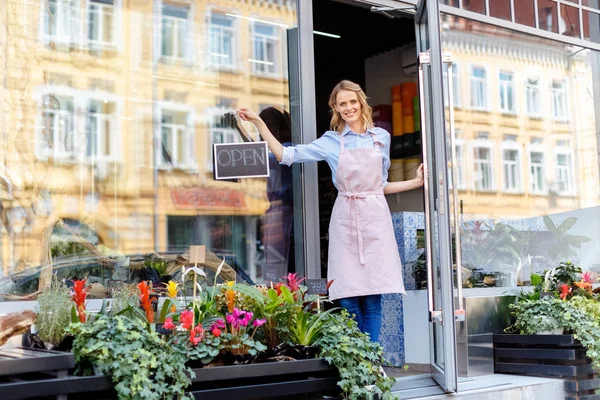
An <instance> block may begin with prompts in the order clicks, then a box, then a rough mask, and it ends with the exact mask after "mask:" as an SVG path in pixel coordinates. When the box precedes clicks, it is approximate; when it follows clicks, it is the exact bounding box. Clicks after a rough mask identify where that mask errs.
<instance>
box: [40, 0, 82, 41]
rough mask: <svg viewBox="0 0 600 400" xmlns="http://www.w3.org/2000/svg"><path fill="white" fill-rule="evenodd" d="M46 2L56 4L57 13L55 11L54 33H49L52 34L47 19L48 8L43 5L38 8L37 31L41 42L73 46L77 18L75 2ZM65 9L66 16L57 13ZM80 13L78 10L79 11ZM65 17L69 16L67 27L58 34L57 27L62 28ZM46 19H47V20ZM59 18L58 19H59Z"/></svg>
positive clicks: (52, 0) (53, 0)
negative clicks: (38, 23) (38, 21)
mask: <svg viewBox="0 0 600 400" xmlns="http://www.w3.org/2000/svg"><path fill="white" fill-rule="evenodd" d="M48 2H49V3H50V2H52V3H55V4H56V7H57V11H56V17H57V18H56V21H55V26H56V29H55V30H56V33H54V34H53V33H51V32H52V24H51V21H50V18H49V17H48V14H49V11H48V8H49V6H48V8H47V7H46V6H45V4H44V5H42V6H41V7H40V28H39V29H40V30H39V38H40V40H41V41H52V42H54V43H56V44H60V45H73V44H75V42H76V36H77V35H76V29H77V18H76V14H77V13H76V12H77V11H78V10H77V7H76V4H75V2H73V1H70V0H48ZM59 7H61V8H66V9H67V12H68V14H64V13H60V12H59V11H58V8H59ZM79 11H80V10H79ZM65 15H68V16H69V25H68V26H67V27H65V28H64V29H63V30H61V32H59V30H58V28H59V26H63V24H62V22H63V21H62V20H63V19H64V17H65ZM47 17H48V19H47ZM59 17H60V19H59ZM46 23H48V25H46ZM46 29H48V31H46Z"/></svg>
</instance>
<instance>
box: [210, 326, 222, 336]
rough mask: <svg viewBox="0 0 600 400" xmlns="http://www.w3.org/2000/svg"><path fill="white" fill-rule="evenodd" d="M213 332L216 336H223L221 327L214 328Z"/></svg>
mask: <svg viewBox="0 0 600 400" xmlns="http://www.w3.org/2000/svg"><path fill="white" fill-rule="evenodd" d="M212 334H213V336H214V337H219V336H221V330H220V329H219V328H213V330H212Z"/></svg>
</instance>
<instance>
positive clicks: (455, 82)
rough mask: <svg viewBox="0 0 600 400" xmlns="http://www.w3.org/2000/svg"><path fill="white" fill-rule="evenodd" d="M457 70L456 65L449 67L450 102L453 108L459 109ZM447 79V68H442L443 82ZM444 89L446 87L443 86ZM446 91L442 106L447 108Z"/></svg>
mask: <svg viewBox="0 0 600 400" xmlns="http://www.w3.org/2000/svg"><path fill="white" fill-rule="evenodd" d="M458 71H459V69H458V65H456V64H454V63H453V64H452V67H451V72H450V75H451V76H452V96H453V98H452V101H453V102H454V107H460V86H459V82H458V78H459V75H458V74H459V72H458ZM447 78H448V71H447V68H444V80H446V79H447ZM444 86H445V87H446V86H447V85H444ZM447 91H448V90H445V92H444V94H445V95H444V104H445V105H446V106H447V105H448V97H447V95H448V94H447V93H446V92H447Z"/></svg>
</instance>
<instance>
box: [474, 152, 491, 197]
mask: <svg viewBox="0 0 600 400" xmlns="http://www.w3.org/2000/svg"><path fill="white" fill-rule="evenodd" d="M473 159H474V162H475V189H476V190H492V189H493V187H494V185H493V175H492V172H493V170H492V147H491V145H490V144H488V143H486V140H478V143H475V144H474V146H473Z"/></svg>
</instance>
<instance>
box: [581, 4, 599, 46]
mask: <svg viewBox="0 0 600 400" xmlns="http://www.w3.org/2000/svg"><path fill="white" fill-rule="evenodd" d="M597 4H598V3H597ZM582 20H583V38H584V39H585V40H591V41H592V42H595V43H600V13H596V12H592V11H588V10H583V11H582Z"/></svg>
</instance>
